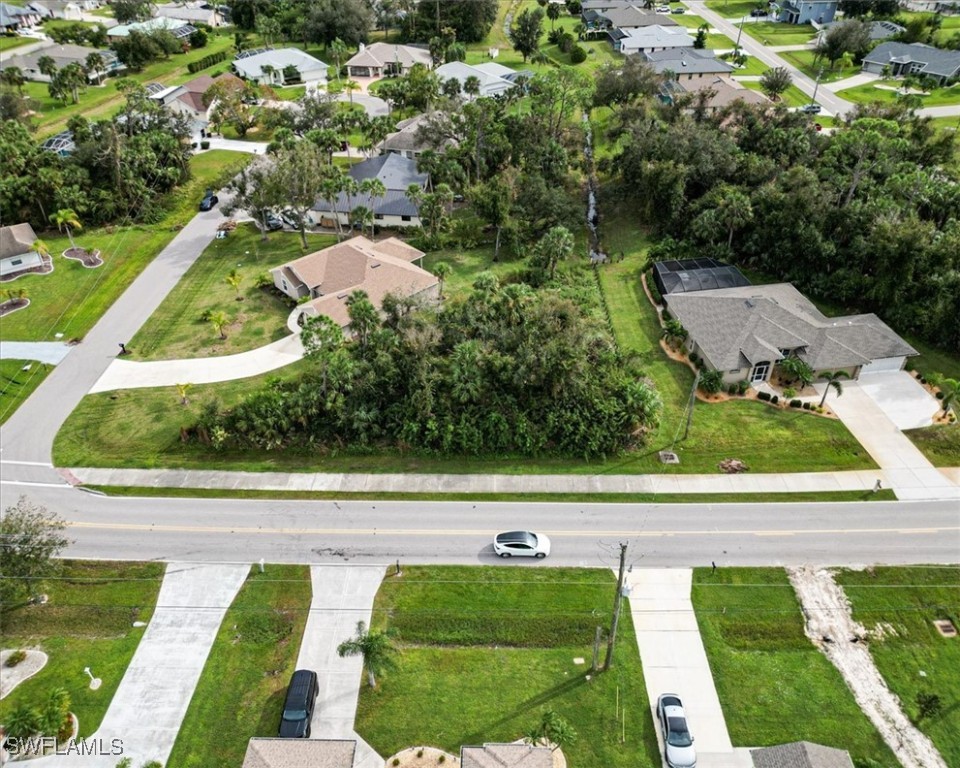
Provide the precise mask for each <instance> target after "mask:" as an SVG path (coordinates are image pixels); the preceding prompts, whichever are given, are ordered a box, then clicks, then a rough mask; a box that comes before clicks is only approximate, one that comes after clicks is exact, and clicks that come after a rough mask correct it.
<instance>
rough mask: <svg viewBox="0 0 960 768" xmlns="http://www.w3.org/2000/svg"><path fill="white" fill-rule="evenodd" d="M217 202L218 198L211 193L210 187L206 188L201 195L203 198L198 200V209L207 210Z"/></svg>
mask: <svg viewBox="0 0 960 768" xmlns="http://www.w3.org/2000/svg"><path fill="white" fill-rule="evenodd" d="M219 202H220V198H219V197H217V196H216V195H215V194H213V190H212V189H208V190H207V191H206V192H205V193H204V195H203V200H201V201H200V210H201V211H209V210H211V209H212V208H213V206H215V205H216V204H217V203H219Z"/></svg>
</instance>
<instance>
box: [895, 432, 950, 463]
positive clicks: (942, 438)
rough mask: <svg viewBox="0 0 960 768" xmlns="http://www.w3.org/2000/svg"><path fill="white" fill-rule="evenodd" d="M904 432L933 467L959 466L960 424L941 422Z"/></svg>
mask: <svg viewBox="0 0 960 768" xmlns="http://www.w3.org/2000/svg"><path fill="white" fill-rule="evenodd" d="M904 434H905V435H906V436H907V437H909V438H910V439H911V440H912V441H913V444H914V445H915V446H917V448H919V449H920V450H921V451H922V452H923V455H924V456H926V457H927V458H928V459H929V460H930V463H931V464H933V466H935V467H960V425H957V424H955V423H954V424H941V425H936V426H932V427H923V428H922V429H908V430H906V431H905V432H904Z"/></svg>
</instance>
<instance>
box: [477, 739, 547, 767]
mask: <svg viewBox="0 0 960 768" xmlns="http://www.w3.org/2000/svg"><path fill="white" fill-rule="evenodd" d="M460 768H553V752H551V751H550V749H549V748H547V747H535V746H533V745H532V744H484V745H483V746H481V747H461V748H460Z"/></svg>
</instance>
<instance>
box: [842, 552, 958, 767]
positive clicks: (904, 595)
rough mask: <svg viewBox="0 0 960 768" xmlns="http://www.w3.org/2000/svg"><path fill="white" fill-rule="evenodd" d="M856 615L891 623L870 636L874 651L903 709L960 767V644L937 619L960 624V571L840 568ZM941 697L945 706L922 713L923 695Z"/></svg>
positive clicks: (868, 623)
mask: <svg viewBox="0 0 960 768" xmlns="http://www.w3.org/2000/svg"><path fill="white" fill-rule="evenodd" d="M837 582H838V583H839V584H840V585H841V586H843V588H844V591H845V592H846V594H847V597H848V598H849V600H850V604H851V605H852V606H853V617H854V619H856V620H857V621H859V622H860V623H861V624H863V625H864V626H865V627H866V628H867V629H873V628H874V627H876V626H877V625H880V626H882V627H884V629H885V630H886V629H887V628H892V631H884V632H883V634H882V636H881V637H877V638H874V639H872V640H871V641H870V653H871V655H872V656H873V660H874V663H875V664H876V665H877V669H878V670H879V671H880V674H881V675H883V677H884V679H885V680H886V682H887V685H888V686H889V687H890V689H891V690H892V691H893V692H894V693H896V694H897V696H898V697H899V698H900V702H901V705H902V706H903V709H904V711H905V712H906V713H907V715H909V717H910V719H911V720H913V721H914V722H915V723H916V724H917V725H918V726H919V728H920V730H922V731H923V732H924V733H926V735H927V736H929V737H930V738H931V739H932V740H933V743H934V744H935V745H936V747H937V749H938V750H939V751H940V754H941V755H942V756H943V759H944V762H945V763H946V764H947V765H960V676H958V675H957V670H958V669H960V643H958V642H957V639H956V638H945V637H943V636H942V635H941V634H940V633H939V632H938V631H937V630H936V629H935V628H934V626H933V623H932V622H933V621H934V620H935V619H949V620H951V621H952V622H953V624H954V626H956V627H958V628H960V569H958V568H956V567H943V568H938V567H914V568H911V567H903V568H888V567H877V568H870V569H867V570H863V571H847V570H844V571H840V572H839V573H838V574H837ZM921 693H925V694H935V695H936V696H939V697H940V701H941V704H942V712H941V713H940V714H938V715H934V716H929V717H926V718H920V717H919V714H920V712H919V708H918V706H917V695H918V694H921Z"/></svg>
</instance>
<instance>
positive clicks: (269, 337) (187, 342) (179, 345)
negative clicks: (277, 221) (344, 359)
mask: <svg viewBox="0 0 960 768" xmlns="http://www.w3.org/2000/svg"><path fill="white" fill-rule="evenodd" d="M201 157H202V155H201ZM307 241H308V243H309V244H310V247H309V249H308V250H307V251H306V252H312V251H315V250H319V249H320V248H325V247H326V246H328V245H332V244H333V243H334V242H336V238H335V237H334V236H333V235H308V237H307ZM303 253H304V251H303V250H302V248H301V246H300V236H299V235H297V234H294V233H292V232H273V233H271V234H270V236H269V239H268V240H267V241H266V242H264V241H263V240H262V239H261V236H260V233H259V231H258V230H257V228H256V226H255V225H254V224H252V223H249V224H244V225H242V226H240V227H238V228H237V229H236V230H235V231H233V232H231V233H230V235H229V236H227V237H226V238H225V239H223V240H214V241H213V242H212V243H210V245H208V246H207V248H206V250H205V251H204V252H203V254H202V255H201V256H200V258H199V259H197V260H196V262H194V264H193V266H192V267H190V269H189V271H188V272H187V274H186V275H184V277H183V278H182V279H181V280H180V282H179V283H177V286H176V287H175V288H174V289H173V290H172V291H171V292H170V293H169V294H168V295H167V297H166V298H165V299H164V300H163V303H162V304H161V305H160V306H159V307H158V308H157V310H156V311H155V312H154V313H153V314H152V315H151V316H150V319H149V320H147V322H146V323H145V324H144V325H143V327H142V328H141V329H140V330H139V331H137V334H136V336H134V337H133V338H132V339H131V340H130V344H129V349H130V350H131V352H133V355H134V358H133V359H140V360H167V359H175V358H185V357H211V356H214V355H229V354H234V353H236V352H245V351H247V350H250V349H255V348H256V347H260V346H263V345H264V344H269V343H270V342H272V341H276V340H278V339H281V338H283V337H284V336H287V335H289V331H288V330H287V325H286V322H287V316H288V315H289V314H290V311H291V309H292V308H293V302H292V300H289V299H287V297H285V296H281V295H280V293H279V292H278V291H277V290H276V289H274V287H273V283H272V281H271V283H270V285H269V286H267V287H264V288H258V287H257V284H256V281H257V279H258V278H259V277H261V276H262V275H266V274H269V273H268V270H269V269H270V268H271V267H275V266H277V265H279V264H282V263H283V262H285V261H290V260H291V259H294V258H297V257H299V256H301V255H302V254H303ZM234 269H235V270H236V271H237V273H238V274H239V275H240V276H241V277H242V278H243V283H242V285H241V287H240V295H241V296H242V297H243V300H242V301H237V292H236V291H235V290H234V289H233V288H232V287H231V286H230V285H229V284H228V283H227V282H226V277H227V275H228V274H229V273H230V271H231V270H234ZM218 310H223V311H224V312H226V314H227V316H228V317H229V320H230V323H229V325H228V326H227V327H226V328H225V329H224V331H225V333H226V334H227V338H226V340H221V339H220V334H219V333H217V331H216V329H215V328H214V327H213V326H212V325H211V324H210V322H209V321H207V320H203V319H201V315H202V314H203V313H204V312H216V311H218Z"/></svg>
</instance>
